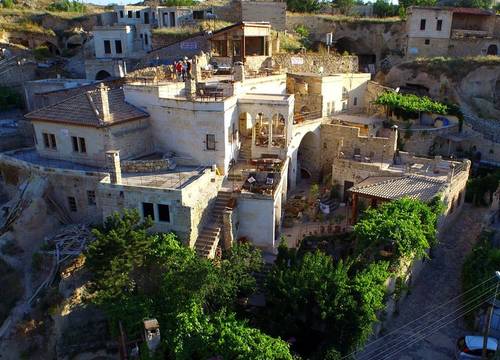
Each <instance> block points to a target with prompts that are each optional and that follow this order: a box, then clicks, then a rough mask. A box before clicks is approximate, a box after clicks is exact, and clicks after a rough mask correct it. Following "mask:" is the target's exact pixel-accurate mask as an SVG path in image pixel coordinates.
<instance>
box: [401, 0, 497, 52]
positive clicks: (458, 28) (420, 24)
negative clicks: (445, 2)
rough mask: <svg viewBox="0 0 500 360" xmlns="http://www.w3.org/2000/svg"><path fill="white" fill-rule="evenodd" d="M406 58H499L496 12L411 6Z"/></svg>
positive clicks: (407, 23) (407, 30)
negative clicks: (495, 56)
mask: <svg viewBox="0 0 500 360" xmlns="http://www.w3.org/2000/svg"><path fill="white" fill-rule="evenodd" d="M406 27H407V29H406V32H407V46H406V57H407V59H413V58H416V57H434V56H475V55H497V54H498V47H499V46H500V41H499V38H498V35H499V32H498V25H497V20H496V14H495V12H494V11H490V10H482V9H476V8H449V7H422V6H412V7H410V8H409V10H408V20H407V22H406Z"/></svg>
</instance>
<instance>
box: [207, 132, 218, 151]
mask: <svg viewBox="0 0 500 360" xmlns="http://www.w3.org/2000/svg"><path fill="white" fill-rule="evenodd" d="M205 150H207V151H216V150H217V141H216V140H215V134H206V135H205Z"/></svg>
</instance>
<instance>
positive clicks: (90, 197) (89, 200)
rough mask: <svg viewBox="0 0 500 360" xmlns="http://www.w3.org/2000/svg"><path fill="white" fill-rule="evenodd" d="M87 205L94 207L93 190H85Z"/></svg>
mask: <svg viewBox="0 0 500 360" xmlns="http://www.w3.org/2000/svg"><path fill="white" fill-rule="evenodd" d="M87 204H88V205H91V206H94V205H95V204H96V202H95V191H94V190H87Z"/></svg>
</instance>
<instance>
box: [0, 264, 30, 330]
mask: <svg viewBox="0 0 500 360" xmlns="http://www.w3.org/2000/svg"><path fill="white" fill-rule="evenodd" d="M23 291H24V290H23V286H22V282H21V276H20V275H19V273H18V272H16V271H15V270H14V269H13V268H12V267H11V266H10V265H9V264H7V263H6V262H5V261H3V260H2V259H0V294H2V296H0V324H2V323H3V322H4V320H5V319H6V318H7V316H8V315H9V313H10V310H11V309H12V307H13V306H14V305H15V304H16V302H17V301H18V300H19V299H20V298H21V296H22V295H23Z"/></svg>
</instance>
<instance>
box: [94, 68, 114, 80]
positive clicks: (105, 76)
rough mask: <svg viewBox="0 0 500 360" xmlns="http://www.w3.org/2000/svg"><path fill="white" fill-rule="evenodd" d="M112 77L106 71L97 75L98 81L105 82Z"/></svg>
mask: <svg viewBox="0 0 500 360" xmlns="http://www.w3.org/2000/svg"><path fill="white" fill-rule="evenodd" d="M109 77H111V74H110V73H109V72H107V71H106V70H101V71H99V72H98V73H97V74H96V75H95V79H96V80H104V79H107V78H109Z"/></svg>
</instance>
